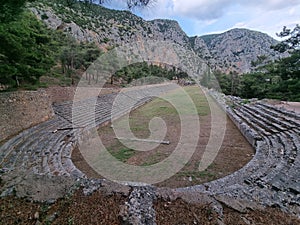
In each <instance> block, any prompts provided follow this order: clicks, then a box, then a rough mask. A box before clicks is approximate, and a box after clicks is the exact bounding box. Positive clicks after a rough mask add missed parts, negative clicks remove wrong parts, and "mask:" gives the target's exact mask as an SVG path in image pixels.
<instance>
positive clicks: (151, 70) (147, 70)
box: [114, 62, 188, 83]
mask: <svg viewBox="0 0 300 225" xmlns="http://www.w3.org/2000/svg"><path fill="white" fill-rule="evenodd" d="M150 76H155V77H161V78H165V79H168V80H172V79H173V78H174V77H177V78H179V79H180V78H187V77H188V75H187V74H186V73H185V72H183V71H180V70H178V69H176V68H174V67H170V66H169V67H168V68H167V67H166V66H157V65H153V64H150V65H149V64H147V63H146V62H142V63H136V64H132V65H129V66H126V67H124V68H122V69H120V70H118V71H117V72H116V73H115V75H114V77H116V78H122V79H123V80H124V81H126V83H131V82H132V81H133V80H137V79H140V78H144V77H150Z"/></svg>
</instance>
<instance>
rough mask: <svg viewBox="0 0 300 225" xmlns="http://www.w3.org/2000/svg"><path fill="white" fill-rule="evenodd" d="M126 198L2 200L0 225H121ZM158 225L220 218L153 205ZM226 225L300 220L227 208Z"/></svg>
mask: <svg viewBox="0 0 300 225" xmlns="http://www.w3.org/2000/svg"><path fill="white" fill-rule="evenodd" d="M124 201H126V197H125V196H123V195H121V194H108V193H104V192H101V191H97V192H94V193H93V194H92V195H90V196H84V195H83V194H82V192H81V190H78V191H77V192H76V193H75V194H74V195H73V196H71V197H69V198H67V197H66V198H64V199H60V200H58V201H56V202H55V203H54V204H47V203H33V202H30V201H26V200H25V199H18V198H15V197H5V198H0V224H1V225H9V224H16V225H17V224H18V225H25V224H26V225H42V224H45V225H47V224H57V225H71V224H74V225H86V224H93V225H97V224H99V225H100V224H103V225H117V224H122V223H121V222H120V218H119V212H120V206H121V205H123V204H124ZM154 208H155V210H156V212H157V214H156V221H157V224H158V225H183V224H185V225H194V224H201V225H208V224H218V223H217V219H218V218H217V215H216V214H215V212H214V211H212V210H211V208H210V207H209V206H208V205H203V204H193V203H187V202H185V201H183V200H181V199H177V200H175V201H166V200H163V199H158V200H156V202H155V203H154ZM223 208H224V212H223V213H224V223H225V224H226V225H227V224H228V225H236V224H239V225H249V224H256V225H297V224H300V220H299V219H297V218H295V217H293V216H290V215H288V214H286V213H283V212H281V211H279V210H278V209H273V208H268V209H265V210H262V211H260V210H255V211H249V212H247V213H240V212H237V211H235V210H233V209H230V208H228V207H226V206H223Z"/></svg>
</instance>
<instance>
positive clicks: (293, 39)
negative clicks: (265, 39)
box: [272, 24, 300, 52]
mask: <svg viewBox="0 0 300 225" xmlns="http://www.w3.org/2000/svg"><path fill="white" fill-rule="evenodd" d="M276 35H277V36H278V37H281V38H286V39H285V40H283V41H282V42H280V43H279V44H277V45H275V46H272V48H273V49H274V50H275V51H279V52H285V51H287V50H299V49H300V26H299V24H297V25H296V26H295V27H294V28H293V29H288V28H287V27H286V26H284V27H283V29H282V31H281V32H280V33H279V34H276Z"/></svg>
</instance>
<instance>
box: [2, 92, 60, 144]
mask: <svg viewBox="0 0 300 225" xmlns="http://www.w3.org/2000/svg"><path fill="white" fill-rule="evenodd" d="M53 115H54V113H53V109H52V106H51V99H50V97H49V96H48V95H47V93H46V91H44V90H39V91H19V92H5V93H0V141H3V140H5V139H7V138H9V137H11V136H13V135H15V134H17V133H19V132H20V131H22V130H24V129H27V128H29V127H31V126H34V125H36V124H38V123H41V122H43V121H46V120H48V119H49V118H51V117H52V116H53Z"/></svg>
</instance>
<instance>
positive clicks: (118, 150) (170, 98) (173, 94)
mask: <svg viewBox="0 0 300 225" xmlns="http://www.w3.org/2000/svg"><path fill="white" fill-rule="evenodd" d="M184 90H185V92H183V91H182V90H180V89H176V90H173V91H170V92H168V93H167V94H166V95H164V96H162V98H156V99H154V100H153V101H151V102H149V103H147V104H146V105H144V106H142V107H140V108H138V109H136V110H134V111H133V112H131V113H130V116H129V125H130V129H131V131H132V132H133V133H134V134H135V136H136V137H138V138H145V139H146V138H148V136H149V135H150V131H149V122H150V120H151V119H153V118H154V117H160V118H162V119H163V120H164V121H166V122H167V125H168V123H169V124H170V123H180V117H179V115H178V111H177V110H176V108H175V107H174V106H173V105H172V104H170V103H169V102H175V103H176V105H177V106H178V107H180V108H181V111H180V112H181V115H184V116H189V115H195V113H196V114H197V115H198V116H204V115H208V114H209V112H210V110H209V106H208V103H207V101H206V98H205V95H204V94H202V93H201V92H200V91H199V87H185V88H184ZM186 93H187V94H188V95H189V97H190V99H192V102H188V101H187V100H186V99H187V96H186ZM164 99H166V100H164ZM191 103H193V104H191ZM193 107H195V108H196V111H195V110H193V109H195V108H193ZM181 115H180V116H181ZM126 126H127V121H126V117H121V118H119V119H118V120H116V121H114V127H118V129H124V128H126ZM99 132H104V133H107V132H113V131H112V130H111V129H103V128H102V129H101V130H99ZM112 135H113V134H112ZM107 148H108V151H109V152H110V153H111V154H112V156H114V157H115V158H116V159H118V160H120V161H122V162H126V161H127V160H128V159H129V158H131V157H132V156H134V155H135V151H134V150H132V149H129V148H126V147H125V146H124V145H123V144H122V143H121V142H119V141H113V142H111V143H110V145H109V146H107ZM165 157H166V156H165V155H164V154H163V153H162V152H159V151H158V152H155V153H153V155H151V156H150V157H148V158H147V159H144V160H143V163H142V166H148V165H152V164H155V163H158V162H159V161H161V160H162V159H163V158H165Z"/></svg>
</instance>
